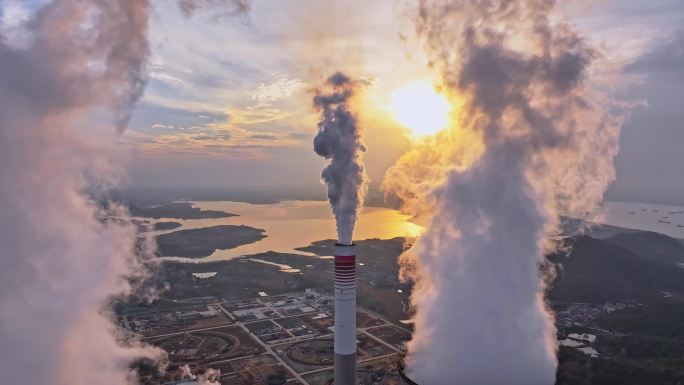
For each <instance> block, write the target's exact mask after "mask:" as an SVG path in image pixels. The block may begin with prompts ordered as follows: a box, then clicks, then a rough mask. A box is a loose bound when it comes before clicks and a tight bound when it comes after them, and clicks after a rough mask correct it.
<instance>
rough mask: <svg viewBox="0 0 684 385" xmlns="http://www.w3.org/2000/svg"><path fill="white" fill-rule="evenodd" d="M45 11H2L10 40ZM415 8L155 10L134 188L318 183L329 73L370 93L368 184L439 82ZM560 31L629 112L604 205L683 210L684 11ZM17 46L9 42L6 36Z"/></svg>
mask: <svg viewBox="0 0 684 385" xmlns="http://www.w3.org/2000/svg"><path fill="white" fill-rule="evenodd" d="M42 2H44V1H43V0H30V1H27V0H0V4H1V8H0V9H1V12H2V16H1V20H2V28H3V30H5V31H10V30H11V27H12V25H15V24H16V23H17V22H18V21H19V20H21V19H22V18H23V17H25V15H27V14H30V12H32V10H33V9H36V7H37V6H38V5H39V4H41V3H42ZM409 5H410V2H407V1H398V0H376V1H344V0H336V1H325V2H321V1H316V0H292V1H282V2H273V1H265V0H255V1H253V3H252V8H251V10H250V12H249V14H248V15H241V16H234V15H221V14H218V15H217V14H216V13H202V12H200V13H199V14H198V15H195V17H193V18H191V19H187V18H185V17H184V16H183V15H182V13H181V12H180V10H179V9H178V8H177V7H172V6H168V4H167V3H166V2H164V1H156V2H154V9H153V14H152V20H151V48H152V56H151V60H150V64H149V83H148V87H147V88H146V90H145V94H144V96H143V98H142V99H141V100H140V102H139V103H138V105H137V107H136V109H135V111H134V114H133V119H132V120H131V122H130V125H129V129H128V130H126V131H125V132H124V133H123V134H122V136H121V138H120V142H121V143H122V144H123V145H124V146H125V147H126V148H127V149H128V151H130V155H131V156H130V157H129V158H130V160H129V162H128V165H127V168H128V179H127V181H126V182H125V183H126V186H128V187H131V188H183V189H185V188H204V187H239V186H277V185H293V184H314V183H318V180H319V176H320V170H321V169H322V168H323V166H324V164H325V161H324V160H323V159H321V158H319V157H317V156H316V155H315V153H314V152H313V150H312V140H313V137H314V135H315V133H316V131H317V129H316V122H317V113H316V112H315V110H314V108H313V104H312V101H311V100H312V97H313V95H314V89H315V88H316V87H317V86H319V85H321V84H322V83H323V82H324V80H325V78H326V77H327V76H329V75H331V74H332V73H333V72H335V71H338V70H339V71H344V72H345V73H347V74H349V75H350V76H351V77H353V78H356V79H360V80H361V81H362V83H363V84H364V91H363V97H362V98H360V99H359V101H358V103H359V105H360V106H359V111H360V112H359V114H360V122H361V125H362V129H363V130H364V131H365V135H366V144H367V147H368V151H367V154H366V167H367V170H368V174H369V176H370V180H371V183H379V182H380V181H381V180H382V177H383V174H384V171H385V170H386V169H387V167H389V166H390V165H392V164H393V163H394V162H395V160H396V159H397V158H398V157H399V156H400V155H401V154H402V153H404V152H405V151H406V150H407V149H408V147H409V146H410V144H411V141H412V140H415V138H413V137H412V135H411V133H410V132H409V130H407V129H406V128H404V127H402V126H401V124H399V123H398V122H397V121H396V119H394V117H393V114H392V112H391V111H389V110H388V108H387V106H388V104H389V103H390V99H391V95H392V93H393V92H394V91H395V90H396V89H399V88H401V87H402V85H404V84H406V83H409V82H412V81H427V82H433V81H435V78H434V77H435V74H434V73H432V72H431V71H430V69H429V68H428V66H427V63H426V59H425V54H424V52H423V51H422V48H421V47H420V44H419V43H418V42H417V41H416V39H415V38H414V33H413V24H412V21H411V17H410V8H409ZM562 10H563V12H562V14H560V15H558V17H559V18H563V19H567V20H568V21H570V22H572V23H574V24H576V25H577V26H578V28H580V29H581V30H582V31H583V32H584V34H585V35H586V36H587V37H588V38H589V39H590V40H591V41H592V42H593V43H595V44H598V45H599V46H600V47H601V49H602V52H601V55H600V57H599V59H598V61H597V62H598V64H599V65H597V67H596V71H597V72H598V73H597V74H596V76H595V77H594V79H595V81H597V82H599V83H600V85H599V86H600V88H602V89H603V90H605V91H606V92H608V93H609V94H610V95H612V96H613V97H614V98H615V103H616V104H621V105H629V106H631V108H632V112H631V114H630V116H629V118H628V120H627V121H626V123H625V124H624V126H623V130H622V134H621V138H620V152H619V154H618V156H617V158H616V160H615V161H616V168H617V180H616V181H615V182H614V183H613V184H612V185H611V187H610V189H609V190H608V193H607V197H608V198H609V199H617V200H630V201H644V202H656V203H657V202H660V203H682V204H684V173H682V171H681V170H682V165H683V164H684V151H682V146H684V127H683V124H682V121H684V109H682V108H681V105H682V103H681V96H682V92H684V91H683V90H684V70H683V68H684V2H682V1H679V0H657V1H640V0H620V1H617V0H604V1H599V2H589V1H578V2H574V3H572V4H571V5H565V6H564V8H563V9H562ZM8 35H9V36H12V35H11V33H9V34H8Z"/></svg>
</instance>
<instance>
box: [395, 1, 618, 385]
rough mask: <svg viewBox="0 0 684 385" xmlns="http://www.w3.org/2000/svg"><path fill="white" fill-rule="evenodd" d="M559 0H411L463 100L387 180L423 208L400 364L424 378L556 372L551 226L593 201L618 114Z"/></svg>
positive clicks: (517, 379)
mask: <svg viewBox="0 0 684 385" xmlns="http://www.w3.org/2000/svg"><path fill="white" fill-rule="evenodd" d="M554 7H555V2H554V1H550V0H521V1H502V2H492V1H470V0H450V1H429V0H423V1H421V2H420V6H419V11H418V15H417V18H416V20H417V31H418V35H419V36H420V37H421V38H422V40H423V41H424V43H425V46H426V47H427V50H428V53H429V55H430V59H431V62H432V64H433V67H434V69H435V70H436V71H439V73H441V75H442V80H443V87H444V89H446V90H447V92H448V93H449V94H450V97H451V98H453V100H458V104H459V105H460V106H461V107H460V108H459V109H458V111H457V112H456V113H455V114H454V116H453V117H452V118H453V119H452V120H453V122H452V125H451V127H450V128H449V129H448V130H447V131H446V132H444V133H441V134H440V135H438V136H436V137H435V138H434V139H432V140H433V142H430V143H427V144H426V143H423V144H422V145H419V146H417V147H416V148H415V149H413V150H412V151H411V152H409V153H408V154H407V155H406V156H405V157H404V158H402V159H400V161H399V162H398V163H397V164H396V165H395V166H394V167H393V168H392V169H391V170H390V172H388V174H387V175H386V180H385V181H384V187H385V188H386V189H388V190H389V192H390V193H394V194H395V195H398V196H399V197H402V198H404V199H405V200H407V201H408V203H409V204H410V206H408V207H407V209H408V210H409V211H412V213H413V214H424V215H429V218H430V221H429V225H428V227H427V230H426V232H425V234H424V235H423V236H422V237H421V239H420V240H419V241H418V243H417V244H416V247H415V252H414V257H415V260H414V265H413V266H412V268H413V269H415V270H413V272H414V278H415V280H416V286H415V289H414V292H413V294H412V299H411V300H412V305H413V307H414V310H415V333H414V336H413V339H412V341H411V342H410V343H409V346H408V348H409V352H408V356H407V363H408V370H409V373H410V375H411V377H412V378H413V379H414V380H416V382H418V383H420V384H429V385H437V384H457V385H458V384H464V385H469V384H479V385H495V384H511V385H548V384H553V383H554V382H555V374H556V366H557V360H556V350H557V346H556V336H555V332H556V330H555V327H554V323H553V316H552V314H551V313H550V312H549V310H548V308H547V306H546V304H545V300H544V290H545V287H544V281H543V279H542V277H541V274H540V266H541V265H542V264H543V263H544V253H545V251H548V248H549V247H550V246H549V245H548V243H547V241H546V239H547V236H548V235H549V234H551V233H553V232H554V230H555V229H556V227H557V223H558V216H559V212H563V213H565V214H573V213H577V212H581V211H586V210H590V209H591V208H592V207H594V206H595V205H597V204H598V203H599V202H600V201H601V199H602V196H603V193H604V191H605V189H606V187H607V184H608V183H609V182H610V181H611V180H613V178H614V169H613V157H614V155H615V154H616V152H617V141H618V134H619V127H620V124H621V119H619V118H617V117H615V116H612V115H611V113H610V112H609V107H610V101H609V100H608V99H607V98H606V97H604V96H603V95H601V94H600V93H598V92H596V91H595V90H593V89H592V88H591V85H590V82H589V80H590V79H589V76H590V70H589V68H590V67H589V65H590V64H591V63H592V60H593V59H594V57H595V56H596V55H597V52H596V51H595V50H594V49H593V48H592V47H590V45H589V44H588V43H587V41H586V40H585V39H584V38H583V37H582V36H581V35H580V34H579V33H578V32H576V31H575V30H574V29H573V27H572V26H570V25H568V24H564V23H553V22H551V19H552V18H553V16H555V15H552V12H553V11H554ZM426 160H427V162H426ZM406 186H416V187H415V188H411V187H409V188H407V187H406Z"/></svg>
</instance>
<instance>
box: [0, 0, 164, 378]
mask: <svg viewBox="0 0 684 385" xmlns="http://www.w3.org/2000/svg"><path fill="white" fill-rule="evenodd" d="M149 12H150V4H149V2H148V1H146V0H89V1H84V0H54V1H52V2H49V3H47V4H46V5H44V6H42V7H41V8H40V9H38V10H36V11H35V12H34V13H32V14H31V16H30V17H29V20H27V21H26V22H25V23H24V24H23V25H22V26H21V28H23V29H24V32H25V33H24V34H22V36H24V37H26V36H27V37H28V38H27V39H22V41H20V42H16V41H12V40H11V39H9V38H8V37H7V36H5V35H0V100H1V101H2V103H0V213H1V214H0V245H2V250H0V263H2V269H0V356H1V357H2V359H1V360H0V378H2V380H1V382H2V383H7V384H57V385H86V384H92V383H93V382H96V383H98V384H102V385H122V384H127V383H130V382H131V381H133V378H132V377H133V376H132V373H131V372H130V364H131V362H132V360H134V359H136V358H139V357H152V358H156V357H159V356H160V352H159V351H158V350H156V349H153V348H151V347H148V346H143V345H141V344H138V343H135V342H130V341H127V342H126V341H123V337H122V336H121V334H120V333H119V332H118V331H117V329H116V327H115V326H114V325H113V323H112V322H111V319H110V315H109V314H108V310H107V306H108V304H109V301H110V300H111V298H112V297H113V296H121V295H126V294H130V293H131V292H132V290H134V288H133V287H132V286H131V284H130V282H131V281H130V280H129V279H128V278H131V277H134V278H138V280H139V278H141V276H142V274H144V272H143V269H142V268H141V267H142V263H141V261H140V260H139V259H138V257H137V256H136V252H135V248H136V233H135V228H134V226H132V225H130V224H129V223H128V221H125V220H122V221H119V220H117V221H112V220H105V219H104V218H106V217H109V216H112V215H113V216H117V217H123V218H125V217H126V215H127V213H126V211H125V210H123V209H122V208H120V207H116V206H113V207H112V208H109V209H103V208H101V207H100V206H99V205H98V204H96V203H95V202H94V201H93V200H92V199H91V198H90V197H91V196H92V194H93V192H97V191H100V192H101V191H104V190H106V189H107V188H108V187H111V186H112V185H114V184H115V183H117V181H118V180H120V178H121V177H122V175H123V168H122V159H123V155H122V153H121V151H120V149H119V148H118V147H117V145H116V140H117V135H118V133H119V132H121V131H122V130H124V129H125V127H126V125H127V123H128V120H129V119H130V116H131V108H132V106H133V105H134V103H135V102H136V101H137V99H138V98H139V97H140V95H141V94H142V92H143V89H144V86H145V83H146V76H145V64H146V61H147V58H148V56H149V48H148V41H147V35H148V20H149Z"/></svg>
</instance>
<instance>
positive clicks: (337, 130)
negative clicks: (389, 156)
mask: <svg viewBox="0 0 684 385" xmlns="http://www.w3.org/2000/svg"><path fill="white" fill-rule="evenodd" d="M326 85H327V86H328V87H329V88H330V89H331V92H330V93H321V92H318V93H317V94H316V96H315V97H314V106H315V107H316V108H317V109H318V110H320V112H321V121H320V122H318V134H317V135H316V137H315V138H314V151H316V154H318V155H320V156H322V157H324V158H326V159H330V164H329V165H328V166H327V167H326V168H325V169H323V172H322V174H321V178H322V180H323V181H324V182H325V184H326V185H327V187H328V200H329V201H330V206H331V207H332V210H333V214H334V216H335V221H336V224H337V237H338V241H339V242H340V243H341V244H344V245H351V243H352V234H353V232H354V225H355V224H356V216H357V214H358V212H359V210H360V208H361V206H363V200H364V197H365V195H366V190H367V179H368V178H367V177H366V172H365V170H364V167H363V161H362V155H363V152H365V151H366V147H365V146H364V144H363V142H362V140H361V132H360V130H359V127H358V124H357V120H356V117H355V116H354V114H353V113H352V112H351V110H350V107H349V101H350V98H351V97H352V95H353V93H354V87H356V85H355V83H354V82H353V81H352V80H351V79H349V78H348V77H347V76H346V75H344V74H342V73H340V72H338V73H335V74H334V75H332V76H330V77H329V78H328V80H327V84H326Z"/></svg>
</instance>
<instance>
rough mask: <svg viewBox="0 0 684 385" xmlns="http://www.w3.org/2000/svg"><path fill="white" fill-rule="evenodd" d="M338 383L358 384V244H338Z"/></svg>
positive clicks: (336, 249) (336, 254)
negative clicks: (356, 245)
mask: <svg viewBox="0 0 684 385" xmlns="http://www.w3.org/2000/svg"><path fill="white" fill-rule="evenodd" d="M334 375H335V382H334V384H335V385H356V247H355V246H354V245H353V244H352V245H342V244H339V243H338V244H337V245H335V372H334Z"/></svg>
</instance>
